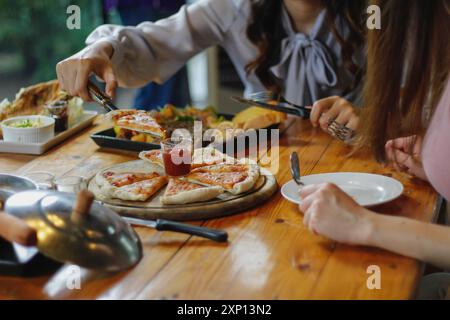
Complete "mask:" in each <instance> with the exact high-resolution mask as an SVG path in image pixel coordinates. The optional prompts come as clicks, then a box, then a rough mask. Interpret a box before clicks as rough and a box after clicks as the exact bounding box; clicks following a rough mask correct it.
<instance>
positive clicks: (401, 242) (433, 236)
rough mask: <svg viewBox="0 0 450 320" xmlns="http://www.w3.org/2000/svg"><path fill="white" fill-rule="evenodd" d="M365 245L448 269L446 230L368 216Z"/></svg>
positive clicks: (448, 230) (449, 240) (449, 249)
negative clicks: (368, 230)
mask: <svg viewBox="0 0 450 320" xmlns="http://www.w3.org/2000/svg"><path fill="white" fill-rule="evenodd" d="M369 219H370V220H371V229H370V230H371V232H369V233H368V235H367V239H366V241H365V242H366V244H367V245H370V246H374V247H379V248H383V249H386V250H389V251H393V252H396V253H399V254H402V255H405V256H409V257H413V258H416V259H419V260H422V261H425V262H428V263H430V264H432V265H435V266H438V267H441V268H444V269H449V268H450V228H449V227H445V226H440V225H436V224H431V223H424V222H420V221H417V220H413V219H407V218H403V217H395V216H384V215H379V214H374V213H372V214H371V216H370V217H369Z"/></svg>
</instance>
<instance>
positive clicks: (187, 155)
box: [161, 137, 193, 177]
mask: <svg viewBox="0 0 450 320" xmlns="http://www.w3.org/2000/svg"><path fill="white" fill-rule="evenodd" d="M161 153H162V158H163V163H164V170H165V171H166V175H168V176H169V177H181V176H185V175H187V174H189V172H191V164H192V154H193V142H192V140H191V139H189V138H185V137H172V138H167V139H164V140H163V141H161Z"/></svg>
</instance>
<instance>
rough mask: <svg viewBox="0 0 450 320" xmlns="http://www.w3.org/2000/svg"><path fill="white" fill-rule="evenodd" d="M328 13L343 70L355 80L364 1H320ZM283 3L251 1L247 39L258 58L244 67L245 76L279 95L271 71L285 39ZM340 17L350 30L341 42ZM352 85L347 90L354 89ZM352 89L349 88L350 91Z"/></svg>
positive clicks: (357, 70) (277, 0) (277, 86)
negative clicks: (338, 29)
mask: <svg viewBox="0 0 450 320" xmlns="http://www.w3.org/2000/svg"><path fill="white" fill-rule="evenodd" d="M323 3H324V5H325V7H326V9H327V21H328V24H329V26H330V30H331V32H332V33H333V35H334V36H335V37H336V39H337V41H338V42H339V44H340V45H341V47H342V57H343V62H344V66H345V67H346V68H347V69H348V70H349V71H350V72H351V73H352V74H354V75H355V76H358V75H361V69H360V68H359V67H358V66H357V65H356V64H355V63H354V60H353V54H354V52H355V50H356V49H357V48H358V47H360V46H362V45H363V44H364V41H365V34H364V28H363V25H364V12H365V8H366V5H367V1H366V0H323ZM282 6H283V1H282V0H252V18H251V21H250V24H249V25H248V28H247V37H248V38H249V39H250V41H251V42H252V43H253V44H254V45H255V46H256V47H258V50H259V55H258V56H257V58H256V59H255V60H254V61H251V62H250V63H249V64H248V65H247V66H246V71H247V73H250V72H254V73H255V74H256V76H257V77H258V79H259V80H260V81H261V83H262V84H263V85H264V86H265V87H266V88H267V89H269V90H272V91H275V92H280V91H281V85H280V84H279V82H278V80H277V78H276V77H275V76H274V75H273V74H272V72H271V71H270V67H272V66H274V65H275V64H277V63H278V62H279V59H280V53H281V42H282V40H283V39H284V38H285V37H286V32H285V30H284V28H283V23H282V14H281V12H282ZM337 16H342V17H343V19H344V21H345V23H347V25H348V26H349V28H350V35H349V37H348V38H347V39H344V37H343V35H341V34H339V32H338V31H337V27H336V17H337ZM359 78H360V77H358V80H355V84H353V85H352V86H350V87H354V85H356V82H358V81H359ZM351 89H352V88H348V91H350V90H351Z"/></svg>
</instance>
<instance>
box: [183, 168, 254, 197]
mask: <svg viewBox="0 0 450 320" xmlns="http://www.w3.org/2000/svg"><path fill="white" fill-rule="evenodd" d="M186 178H187V179H188V180H189V181H191V182H195V183H199V184H202V185H206V186H219V187H222V188H224V189H225V191H227V192H230V193H232V194H240V193H243V192H246V191H248V190H250V189H251V188H253V186H254V185H255V183H256V182H257V181H258V178H259V166H258V165H256V164H241V163H238V164H226V163H221V164H217V165H211V166H204V167H200V168H196V169H193V170H192V171H191V173H189V175H187V177H186Z"/></svg>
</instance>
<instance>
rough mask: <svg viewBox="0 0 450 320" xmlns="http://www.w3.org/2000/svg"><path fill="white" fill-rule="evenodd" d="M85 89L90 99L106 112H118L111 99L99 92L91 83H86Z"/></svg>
mask: <svg viewBox="0 0 450 320" xmlns="http://www.w3.org/2000/svg"><path fill="white" fill-rule="evenodd" d="M87 88H88V91H89V93H90V94H91V97H92V99H94V100H95V101H96V102H97V103H99V104H100V105H101V106H102V107H103V108H105V110H106V111H107V112H110V111H114V110H119V108H118V107H116V106H115V105H114V103H113V101H112V99H111V98H110V97H108V96H107V95H106V94H105V93H104V92H103V91H102V90H100V89H99V87H97V86H96V85H95V84H94V83H93V82H92V81H90V80H89V81H88V85H87Z"/></svg>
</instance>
